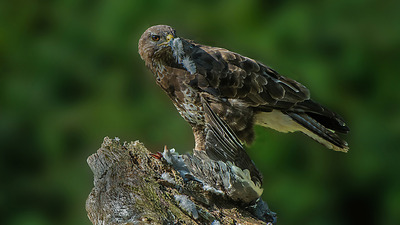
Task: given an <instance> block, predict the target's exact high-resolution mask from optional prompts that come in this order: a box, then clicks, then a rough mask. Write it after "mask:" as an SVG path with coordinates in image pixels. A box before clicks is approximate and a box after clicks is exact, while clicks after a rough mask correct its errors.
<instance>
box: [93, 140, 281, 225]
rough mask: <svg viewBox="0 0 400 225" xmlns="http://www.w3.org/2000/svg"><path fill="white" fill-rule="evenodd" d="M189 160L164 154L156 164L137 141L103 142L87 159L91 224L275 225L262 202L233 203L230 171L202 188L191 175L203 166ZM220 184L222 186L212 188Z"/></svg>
mask: <svg viewBox="0 0 400 225" xmlns="http://www.w3.org/2000/svg"><path fill="white" fill-rule="evenodd" d="M194 155H195V156H191V155H178V154H176V153H174V152H171V151H168V150H166V151H164V153H163V157H162V158H161V159H157V157H154V156H152V155H151V153H150V152H149V151H148V150H147V149H146V148H145V147H144V145H143V144H142V143H140V142H138V141H136V142H131V143H123V144H121V143H120V142H119V141H118V140H115V139H114V140H112V139H110V138H108V137H106V138H105V139H104V142H103V144H102V146H101V148H100V149H99V150H98V151H97V153H95V154H93V155H91V156H90V157H89V158H88V164H89V166H90V168H91V169H92V171H93V174H94V188H93V189H92V191H91V193H90V195H89V197H88V199H87V201H86V210H87V212H88V217H89V219H90V220H91V221H92V223H93V224H274V223H275V221H276V216H275V214H274V213H273V212H271V211H270V210H269V209H268V206H267V204H266V203H264V202H263V201H262V200H261V198H258V199H256V200H255V201H252V202H250V203H243V201H234V200H232V198H231V197H232V196H234V195H232V194H231V195H232V196H231V195H230V194H229V191H235V190H236V189H235V187H234V186H236V187H237V183H235V181H227V180H226V179H225V178H224V177H225V176H226V174H227V173H229V174H230V175H232V172H231V171H229V170H227V171H225V172H219V173H220V174H222V175H221V176H222V177H220V178H218V179H220V180H219V181H218V179H217V180H216V181H215V183H214V184H207V183H206V182H207V181H208V180H207V179H204V178H205V177H202V175H201V174H202V173H201V172H199V171H198V170H193V169H192V168H196V167H198V166H200V165H197V166H196V163H206V164H207V162H204V161H203V160H202V157H197V156H196V154H194ZM176 160H178V162H176ZM172 161H175V162H172ZM170 163H172V165H171V164H170ZM182 163H183V164H182ZM208 166H209V167H211V169H210V170H213V171H216V170H219V169H221V167H222V168H223V167H224V166H223V163H222V164H221V162H216V164H210V165H208ZM216 172H218V171H216ZM206 173H207V171H205V172H204V171H203V174H206ZM223 173H224V174H225V175H224V174H223ZM196 176H197V177H196ZM209 179H210V178H209ZM202 180H206V181H202ZM219 182H222V183H223V182H225V186H224V185H223V184H222V186H220V187H217V186H215V185H217V184H218V183H219ZM227 182H228V183H227ZM226 185H228V186H226ZM242 188H243V187H242ZM244 188H246V187H244ZM238 190H240V188H238ZM251 193H252V192H251V191H250V192H249V193H248V194H249V196H251V195H252V194H251Z"/></svg>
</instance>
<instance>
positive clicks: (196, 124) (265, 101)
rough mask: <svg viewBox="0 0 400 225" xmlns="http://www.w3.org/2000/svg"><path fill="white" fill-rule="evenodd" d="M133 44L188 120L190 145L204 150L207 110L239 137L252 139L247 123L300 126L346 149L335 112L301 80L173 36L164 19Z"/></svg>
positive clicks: (288, 129) (284, 129)
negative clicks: (190, 137)
mask: <svg viewBox="0 0 400 225" xmlns="http://www.w3.org/2000/svg"><path fill="white" fill-rule="evenodd" d="M138 47H139V54H140V56H141V58H142V59H143V60H144V62H145V64H146V66H147V67H148V68H149V69H150V70H151V71H152V73H153V74H154V76H155V78H156V82H157V84H158V85H159V86H160V87H161V88H162V89H163V90H164V91H165V92H166V93H167V95H168V96H169V97H170V98H171V100H172V102H173V103H174V105H175V107H176V108H177V110H178V111H179V113H180V114H181V116H182V117H183V118H184V119H185V120H186V121H187V122H188V123H189V124H190V125H191V126H192V129H193V133H194V137H195V150H200V151H201V150H206V142H207V130H206V128H207V122H206V119H205V118H206V114H207V113H213V114H215V115H216V116H217V117H218V118H220V119H222V120H223V121H224V124H227V127H229V131H232V132H233V133H234V135H235V136H236V137H237V138H238V139H239V140H240V141H241V142H244V143H248V144H249V143H251V142H252V140H253V138H254V131H253V126H254V125H261V126H264V127H270V128H272V129H275V130H278V131H281V132H294V131H300V132H302V133H304V134H306V135H308V136H309V137H311V138H312V139H314V140H316V141H317V142H319V143H321V144H323V145H325V146H326V147H327V148H329V149H333V150H336V151H342V152H347V151H348V149H349V147H348V144H347V143H346V142H345V141H344V140H342V139H341V138H340V137H339V136H338V135H337V133H347V132H348V131H349V128H348V127H347V126H346V124H345V122H344V120H343V119H342V118H341V117H340V116H339V115H338V114H336V113H334V112H332V111H330V110H328V109H327V108H325V107H324V106H322V105H320V104H319V103H317V102H315V101H313V100H312V99H311V98H310V92H309V90H308V89H307V88H306V87H305V86H304V85H302V84H300V83H299V82H297V81H295V80H292V79H290V78H287V77H284V76H282V75H280V74H279V73H278V72H276V71H275V70H273V69H271V68H270V67H268V66H266V65H264V64H263V63H261V62H258V61H256V60H254V59H251V58H248V57H245V56H242V55H240V54H238V53H235V52H232V51H229V50H227V49H224V48H218V47H211V46H206V45H201V44H198V43H195V42H194V41H191V40H188V39H184V38H181V37H178V36H177V35H176V32H175V30H174V29H173V28H172V27H170V26H167V25H157V26H152V27H150V28H148V29H147V30H146V31H145V32H144V33H143V35H142V36H141V38H140V40H139V46H138ZM206 107H208V108H209V109H210V110H206Z"/></svg>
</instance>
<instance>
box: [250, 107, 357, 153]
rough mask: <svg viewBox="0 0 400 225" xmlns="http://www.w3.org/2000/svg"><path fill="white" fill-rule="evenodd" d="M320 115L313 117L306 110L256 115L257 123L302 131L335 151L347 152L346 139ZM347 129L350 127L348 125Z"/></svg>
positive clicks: (290, 130) (274, 111) (277, 128)
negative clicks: (320, 118)
mask: <svg viewBox="0 0 400 225" xmlns="http://www.w3.org/2000/svg"><path fill="white" fill-rule="evenodd" d="M318 118H319V117H315V118H314V117H312V116H311V115H309V114H307V113H305V112H282V111H280V110H272V111H271V112H260V113H258V114H256V115H255V117H254V120H255V123H256V124H258V125H261V126H264V127H269V128H272V129H275V130H277V131H280V132H285V133H286V132H295V131H301V132H302V133H304V134H306V135H307V136H309V137H311V138H312V139H314V140H316V141H317V142H319V143H321V144H323V145H325V146H326V147H327V148H329V149H333V150H335V151H342V152H347V151H348V149H349V147H348V144H347V143H346V141H344V140H342V139H341V138H340V137H339V136H338V135H337V134H336V133H335V131H339V132H340V131H343V130H344V128H343V129H340V130H336V129H335V130H333V129H332V128H331V127H328V128H327V127H326V126H325V124H326V120H327V119H326V118H325V119H326V120H324V122H322V121H321V122H320V121H319V120H318ZM346 129H348V128H347V127H346Z"/></svg>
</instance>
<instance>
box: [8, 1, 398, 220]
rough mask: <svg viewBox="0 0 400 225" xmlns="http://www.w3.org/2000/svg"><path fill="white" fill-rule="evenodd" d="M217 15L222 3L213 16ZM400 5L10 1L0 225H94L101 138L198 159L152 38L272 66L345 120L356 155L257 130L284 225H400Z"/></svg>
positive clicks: (269, 194) (254, 150)
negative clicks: (150, 49)
mask: <svg viewBox="0 0 400 225" xmlns="http://www.w3.org/2000/svg"><path fill="white" fill-rule="evenodd" d="M215 2H216V3H215ZM399 6H400V2H399V1H377V0H376V1H371V0H363V1H361V0H351V1H344V0H340V1H337V0H336V1H333V0H331V1H327V0H323V1H308V2H304V1H302V2H301V3H300V2H297V1H261V0H259V1H255V0H251V1H249V0H246V1H244V0H243V1H239V0H235V1H232V0H231V1H219V2H217V1H183V0H182V1H165V0H152V1H147V0H146V1H122V0H103V1H82V0H79V1H78V0H70V1H67V0H65V1H32V0H16V1H2V2H0V75H1V76H0V138H1V139H0V143H1V158H0V160H1V161H0V168H1V170H0V175H1V180H2V182H1V186H0V191H1V192H0V212H1V213H0V214H1V216H0V224H10V225H25V224H38V225H39V224H40V225H42V224H44V225H47V224H61V225H63V224H90V222H89V220H88V219H87V217H86V212H85V208H84V205H85V200H86V197H87V195H88V194H89V192H90V190H91V187H92V174H91V171H90V169H89V168H88V167H87V165H86V158H87V157H88V156H89V155H90V154H92V153H94V152H95V151H96V149H97V148H98V147H99V145H100V143H101V142H102V138H103V137H104V136H110V137H115V136H118V137H120V138H121V140H123V141H129V140H136V139H139V140H140V141H142V142H144V143H145V145H146V146H147V147H148V148H150V149H151V150H152V151H160V150H162V148H163V146H164V145H167V146H169V147H175V148H176V149H177V150H178V151H179V152H181V153H183V152H185V151H190V149H191V148H192V146H193V140H192V134H191V130H190V128H189V126H188V125H187V124H186V123H185V122H184V120H183V119H181V118H180V116H179V114H178V113H177V112H176V110H175V108H174V107H173V105H172V104H171V102H170V100H169V99H168V98H167V97H166V95H165V94H164V93H163V92H162V91H161V89H159V88H158V87H157V86H156V84H155V82H154V79H153V77H152V75H151V73H150V72H149V71H147V69H146V68H145V66H144V63H143V62H142V61H141V59H140V57H139V55H138V54H137V41H138V39H139V37H140V35H141V34H142V33H143V31H144V30H145V29H146V28H148V27H149V26H151V25H155V24H169V25H172V26H174V27H175V28H176V29H177V31H178V35H181V36H183V37H186V38H190V39H194V40H196V41H198V42H201V43H204V44H209V45H214V46H221V47H225V48H228V49H230V50H233V51H236V52H238V53H241V54H243V55H246V56H249V57H252V58H255V59H257V60H260V61H262V62H264V63H265V64H267V65H270V66H271V67H273V68H274V69H276V70H278V71H280V73H282V74H284V75H287V76H289V77H291V78H294V79H296V80H298V81H300V82H302V83H303V84H305V85H306V86H307V87H309V88H310V90H311V93H312V97H313V98H314V99H315V100H317V101H319V102H321V103H323V104H324V105H326V106H328V108H331V109H334V110H335V111H337V112H338V113H340V114H342V115H343V117H345V119H346V120H347V121H348V124H349V126H350V127H351V133H350V134H349V135H348V136H347V137H346V138H347V140H348V142H349V144H350V147H351V148H350V152H349V153H348V154H343V153H338V152H333V151H330V150H326V149H324V147H322V146H321V145H319V144H317V143H314V142H313V141H312V140H311V139H309V138H306V137H304V136H303V135H301V134H282V133H278V132H275V131H272V130H267V129H263V128H257V129H256V131H257V138H256V141H255V143H254V145H252V146H251V147H250V148H249V152H250V154H251V156H252V158H253V159H254V161H255V162H256V164H257V166H258V167H259V168H260V169H262V172H263V174H264V176H265V185H264V188H265V192H264V199H265V200H266V201H267V202H268V203H269V205H270V207H271V208H272V210H273V211H276V212H277V213H278V216H279V224H286V225H288V224H308V225H321V224H323V225H339V224H340V225H350V224H352V225H353V224H364V225H368V224H385V225H394V224H399V223H400V214H399V212H400V207H399V203H400V179H399V173H400V165H399V159H400V149H399V147H398V142H399V140H400V90H399V84H400V78H399V71H400V57H399V53H400V25H399V24H400V13H399V12H400V7H399Z"/></svg>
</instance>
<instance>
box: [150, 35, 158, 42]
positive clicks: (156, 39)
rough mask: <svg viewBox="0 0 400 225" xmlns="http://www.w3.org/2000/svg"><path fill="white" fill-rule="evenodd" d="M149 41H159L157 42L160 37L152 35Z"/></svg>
mask: <svg viewBox="0 0 400 225" xmlns="http://www.w3.org/2000/svg"><path fill="white" fill-rule="evenodd" d="M151 39H152V40H153V41H159V40H160V35H152V36H151Z"/></svg>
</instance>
